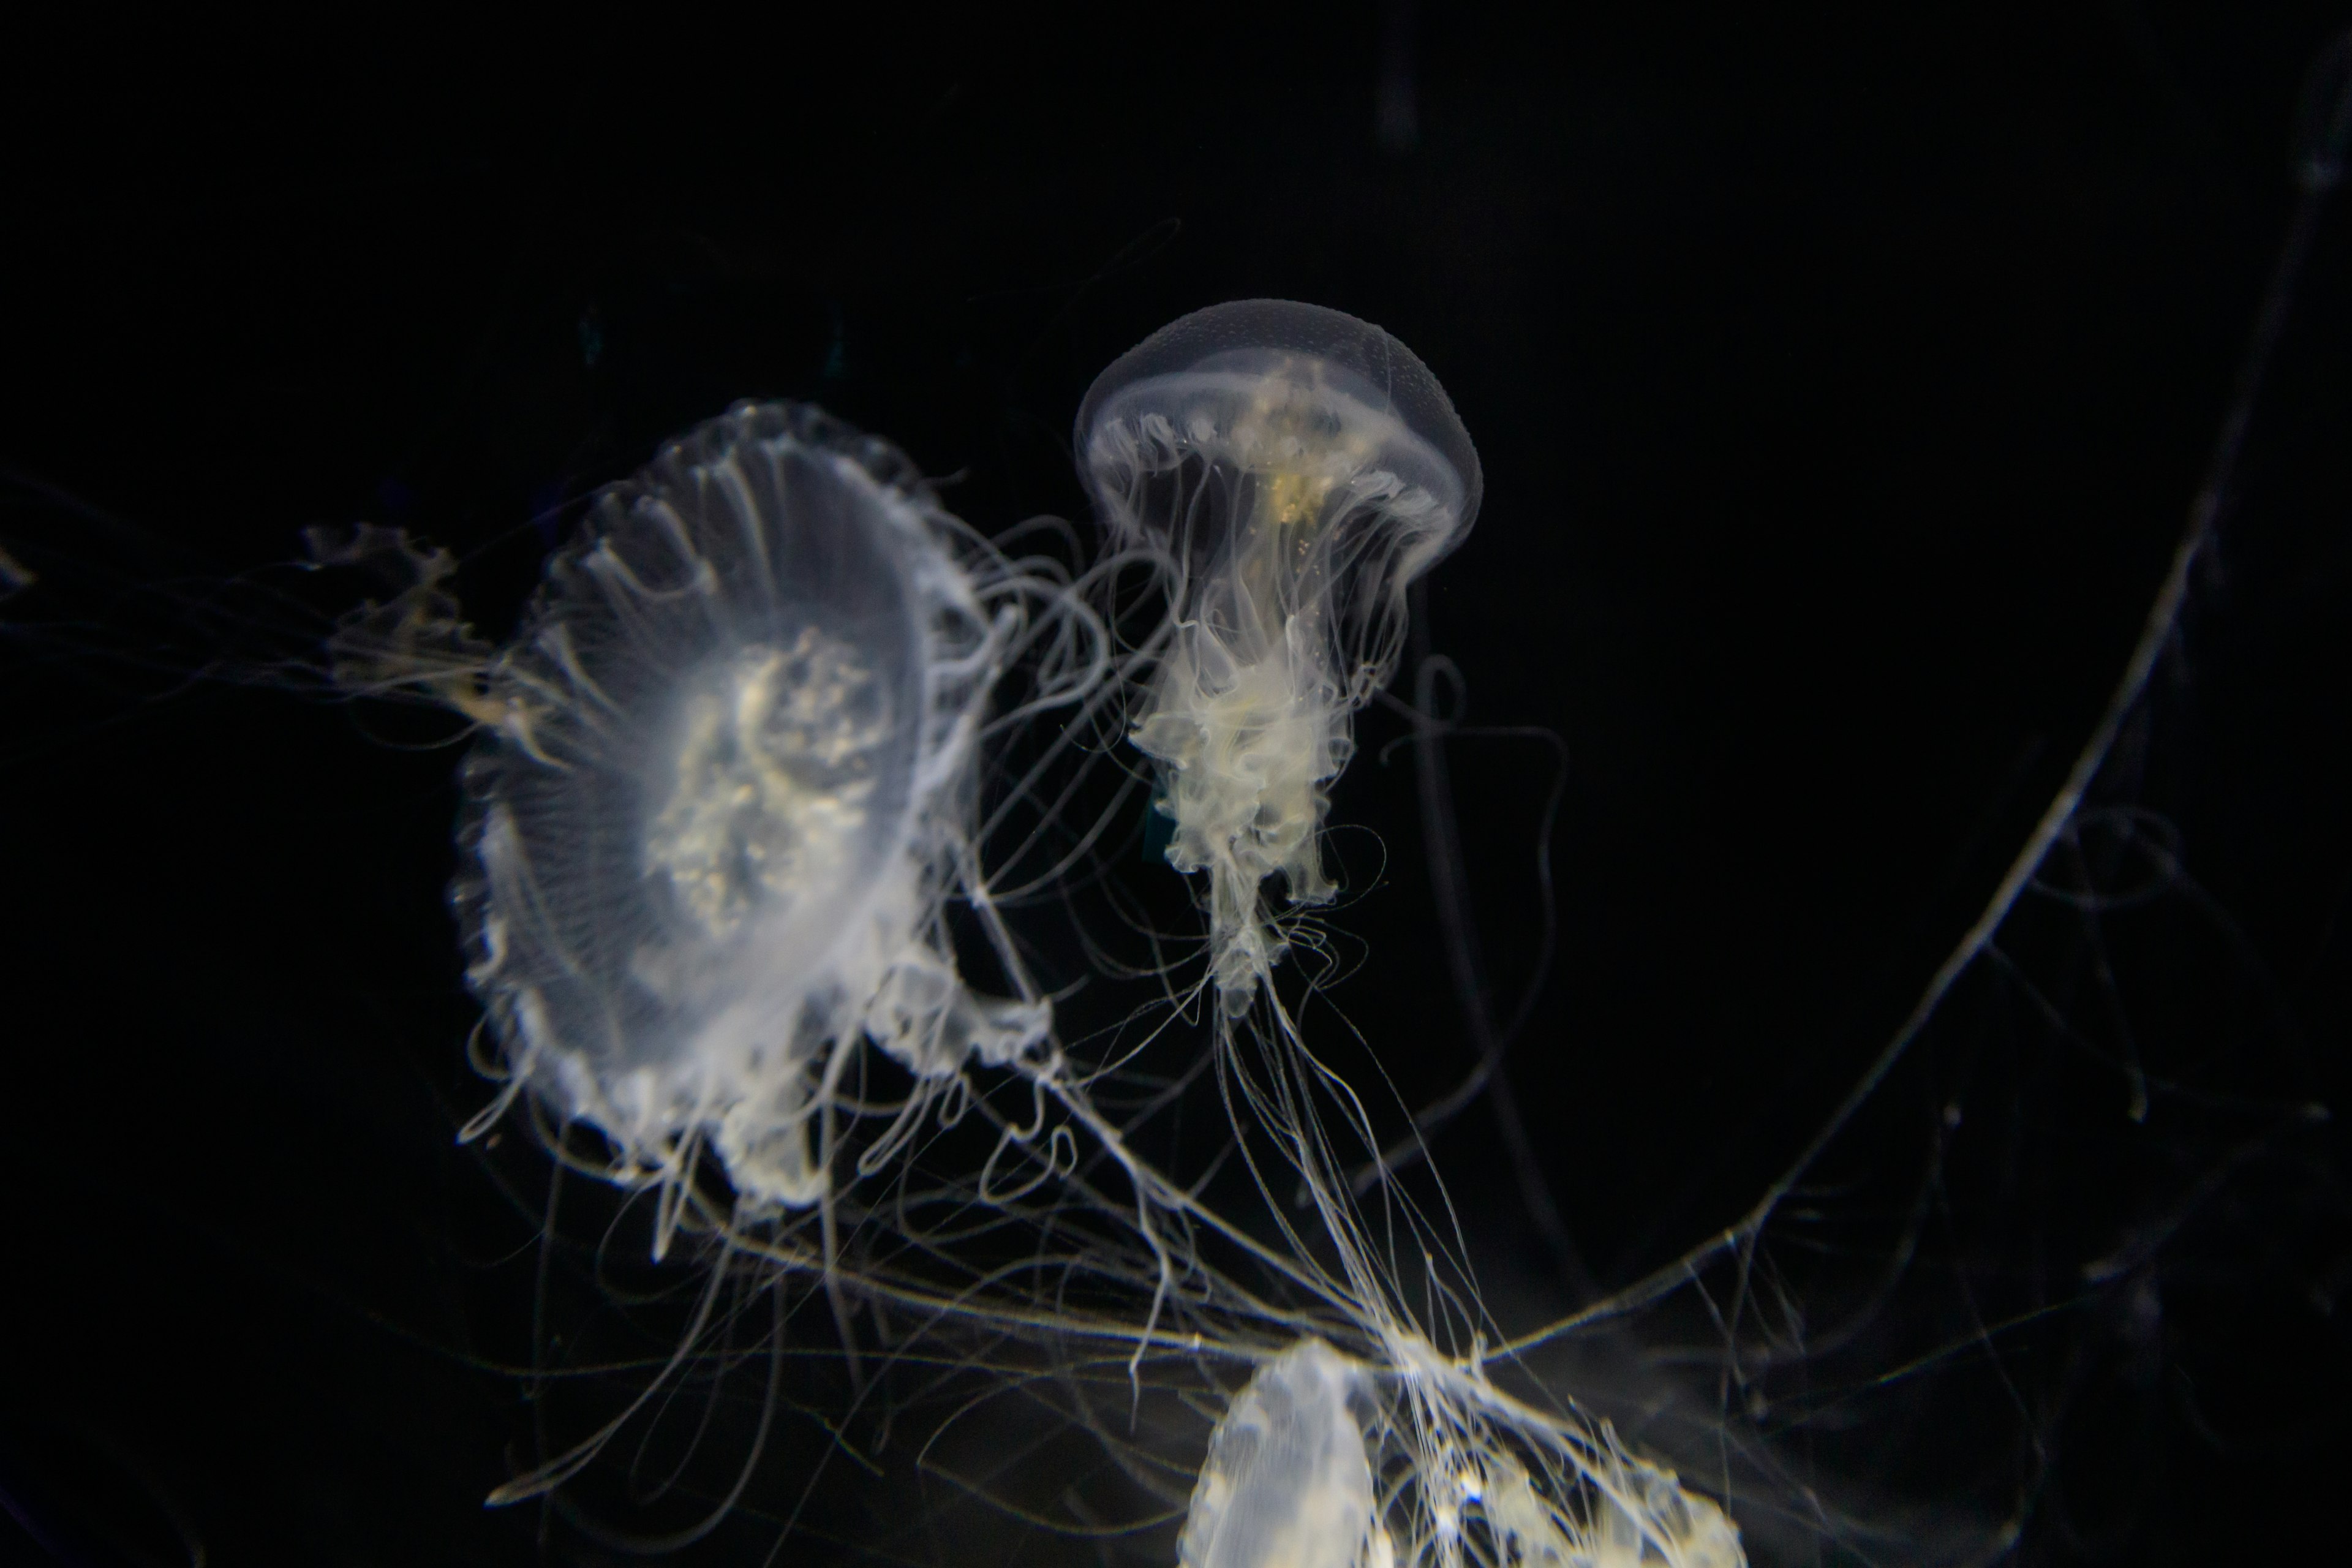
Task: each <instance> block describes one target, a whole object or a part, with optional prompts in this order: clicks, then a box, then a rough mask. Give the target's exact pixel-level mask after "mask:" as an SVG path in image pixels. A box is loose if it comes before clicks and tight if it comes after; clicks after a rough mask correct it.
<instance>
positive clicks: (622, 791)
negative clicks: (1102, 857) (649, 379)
mask: <svg viewBox="0 0 2352 1568" xmlns="http://www.w3.org/2000/svg"><path fill="white" fill-rule="evenodd" d="M378 532H380V531H378ZM375 542H376V543H377V544H379V545H380V544H382V543H383V540H381V539H378V540H376V541H375ZM365 543H366V542H364V541H362V548H364V546H365ZM351 552H352V547H351V546H348V545H347V546H345V547H343V549H342V553H351ZM328 553H330V554H333V553H336V551H335V550H334V548H333V547H330V549H329V551H328ZM408 553H409V555H410V557H411V559H412V560H413V561H414V562H415V563H416V564H417V567H418V568H419V569H418V571H417V573H416V576H417V581H416V583H415V585H414V586H413V587H412V588H411V590H410V591H409V592H408V593H406V594H404V595H403V596H402V597H401V598H400V599H398V600H396V601H394V603H392V604H390V605H383V606H381V607H375V608H372V609H371V610H369V611H367V612H363V613H362V615H361V616H358V617H355V618H354V619H353V620H352V622H350V623H349V624H347V625H346V626H345V627H344V628H343V630H342V631H341V634H339V637H338V639H337V645H336V648H337V656H338V674H339V677H340V678H341V679H343V681H344V682H345V683H346V684H347V685H352V686H357V687H369V686H383V685H386V684H394V685H407V686H411V687H415V686H420V685H421V686H425V687H426V688H427V689H430V690H432V691H433V692H434V693H435V694H436V696H438V697H439V698H440V699H441V700H445V701H447V702H449V703H450V704H452V705H454V706H456V707H458V708H459V709H461V710H463V711H464V712H466V713H467V715H468V716H470V717H472V718H473V719H475V720H476V721H478V722H479V723H480V724H481V726H482V728H481V731H480V738H479V739H478V742H476V744H475V748H474V750H473V752H472V753H471V754H470V755H469V756H468V758H467V762H466V764H465V769H464V784H465V797H466V804H465V808H464V816H463V820H462V824H461V826H460V832H459V837H460V842H461V847H462V850H463V868H462V869H461V871H460V874H459V877H458V879H457V885H456V887H455V889H454V890H453V895H452V897H453V901H454V902H455V905H456V907H457V912H458V915H459V919H460V921H461V923H462V925H463V927H464V931H465V937H466V942H467V952H468V956H469V959H470V968H469V971H468V973H469V977H470V982H471V984H472V986H473V988H474V990H475V992H476V993H477V994H478V996H479V997H480V998H481V1000H482V1002H483V1004H484V1006H485V1009H486V1011H487V1013H488V1018H489V1022H490V1026H491V1027H492V1028H493V1030H494V1031H495V1034H496V1037H497V1040H498V1043H499V1047H500V1056H501V1058H502V1061H501V1068H502V1070H503V1071H504V1072H505V1073H506V1074H507V1076H508V1080H509V1083H508V1091H507V1093H506V1094H505V1095H503V1096H501V1098H500V1100H499V1104H497V1105H494V1106H493V1107H491V1108H490V1110H489V1111H488V1112H486V1113H485V1116H484V1118H482V1119H480V1120H478V1123H477V1125H478V1127H479V1126H485V1125H487V1124H488V1121H489V1120H491V1119H493V1118H494V1117H495V1115H496V1114H497V1113H498V1112H499V1110H502V1109H503V1108H504V1105H505V1103H506V1102H507V1101H508V1100H511V1099H512V1097H513V1096H514V1094H516V1093H518V1092H520V1091H522V1090H524V1089H529V1090H530V1091H532V1092H534V1093H536V1094H537V1095H538V1096H540V1097H541V1099H542V1100H544V1101H545V1102H546V1103H547V1104H548V1105H549V1106H551V1108H552V1110H554V1111H555V1112H556V1113H557V1114H558V1115H559V1116H560V1117H562V1118H563V1119H564V1120H566V1121H583V1122H586V1123H588V1124H590V1125H592V1126H593V1127H594V1128H596V1129H597V1130H599V1131H601V1132H602V1133H603V1134H604V1137H605V1138H606V1139H607V1140H608V1141H609V1143H610V1145H611V1149H612V1153H613V1159H612V1166H611V1172H610V1173H611V1174H612V1175H613V1176H614V1178H615V1179H617V1180H620V1181H623V1182H625V1183H627V1184H661V1185H663V1186H664V1187H665V1189H666V1190H667V1191H669V1192H670V1193H672V1194H677V1193H679V1192H681V1191H682V1190H683V1189H684V1188H685V1186H686V1185H687V1184H688V1177H689V1176H690V1173H691V1171H692V1167H693V1164H694V1163H695V1161H696V1159H697V1156H698V1150H699V1149H700V1148H703V1147H705V1146H707V1147H709V1148H710V1149H712V1150H713V1151H715V1152H716V1153H717V1155H718V1157H719V1161H720V1162H721V1163H723V1165H724V1167H725V1170H726V1173H727V1175H728V1178H729V1180H730V1184H732V1186H733V1187H734V1189H735V1194H736V1199H737V1203H738V1205H749V1212H751V1213H754V1214H756V1213H758V1212H761V1210H762V1209H771V1210H772V1209H777V1208H782V1209H793V1208H801V1207H806V1206H808V1205H814V1204H817V1203H819V1202H820V1201H821V1200H823V1199H824V1197H825V1196H826V1194H827V1193H828V1191H829V1187H830V1183H831V1181H832V1173H831V1168H830V1167H831V1163H832V1153H833V1149H834V1146H835V1142H836V1139H837V1136H838V1130H837V1128H836V1123H835V1117H836V1108H837V1106H838V1104H839V1103H840V1101H841V1100H842V1099H843V1098H844V1097H843V1096H842V1095H841V1094H840V1092H839V1091H840V1089H841V1087H842V1085H843V1081H844V1079H843V1075H844V1072H845V1068H846V1066H847V1064H848V1063H849V1061H850V1059H851V1058H852V1057H853V1056H854V1055H855V1047H856V1045H857V1043H858V1041H859V1039H860V1038H861V1037H863V1038H864V1039H866V1040H870V1041H872V1042H873V1043H874V1044H875V1045H876V1046H877V1047H879V1048H880V1049H881V1050H882V1051H883V1052H884V1053H886V1054H887V1056H888V1057H890V1058H894V1059H895V1060H896V1061H897V1062H898V1064H899V1066H901V1067H902V1068H905V1069H906V1071H907V1072H908V1074H910V1075H911V1077H912V1079H913V1081H914V1083H915V1085H916V1089H915V1091H914V1092H913V1093H912V1094H911V1095H910V1096H908V1099H907V1100H905V1101H904V1102H903V1103H902V1104H901V1105H900V1106H899V1108H898V1110H897V1115H898V1126H897V1128H896V1129H895V1131H897V1132H898V1133H899V1134H902V1135H903V1134H904V1133H905V1132H907V1131H910V1129H911V1124H912V1123H913V1122H915V1121H919V1118H920V1114H921V1110H922V1107H923V1104H924V1101H925V1097H926V1094H927V1093H928V1092H930V1091H932V1090H935V1089H938V1088H939V1086H941V1085H943V1084H945V1083H946V1082H948V1081H950V1080H952V1079H953V1078H954V1075H956V1074H957V1073H958V1072H959V1071H960V1070H961V1068H962V1066H963V1065H964V1064H965V1063H966V1062H967V1061H968V1060H971V1059H975V1058H976V1059H978V1060H980V1061H982V1062H984V1063H991V1064H995V1065H999V1066H1002V1065H1005V1064H1007V1063H1009V1062H1012V1061H1013V1059H1014V1058H1017V1057H1019V1056H1021V1054H1022V1053H1024V1051H1029V1050H1031V1049H1032V1048H1033V1047H1037V1046H1038V1045H1039V1044H1040V1043H1041V1042H1042V1041H1043V1040H1044V1039H1045V1034H1046V1030H1047V1027H1048V1025H1049V1022H1050V1017H1049V1010H1048V1007H1047V1005H1045V1003H1044V1002H1043V1001H1041V1000H1038V999H1037V998H1036V997H1034V994H1033V995H1029V996H1027V997H1025V998H1016V999H1013V1000H1010V1001H998V1000H990V999H984V998H982V997H980V996H978V995H976V994H974V993H973V992H972V991H971V989H970V988H969V987H968V986H967V985H966V984H964V983H963V981H962V979H961V976H960V974H959V973H958V968H957V963H956V959H955V954H954V951H953V948H952V945H951V943H950V939H949V936H948V933H947V929H946V925H945V921H944V918H943V912H942V911H943V908H944V906H945V903H946V902H947V900H949V898H950V896H961V897H964V898H966V899H968V900H975V901H984V892H983V890H982V889H981V888H980V885H979V882H978V878H977V871H976V868H975V865H974V855H973V852H972V847H971V823H972V819H973V816H974V813H975V811H976V808H977V798H976V782H975V778H976V755H977V750H978V744H977V742H978V737H979V734H980V731H981V721H982V711H983V709H984V708H985V706H986V704H987V702H988V700H989V697H990V691H991V688H992V684H993V682H994V680H995V678H996V676H997V674H998V672H999V669H1000V668H1001V667H1002V665H1003V661H1004V659H1005V658H1007V657H1008V644H1009V643H1010V642H1011V641H1012V640H1013V638H1014V637H1015V633H1016V629H1017V627H1018V626H1019V624H1020V620H1021V611H1020V609H1019V608H1018V605H1017V601H1018V600H1019V598H1020V597H1021V596H1022V595H1023V594H1024V592H1025V591H1026V590H1025V587H1024V584H1023V583H1022V582H1021V581H1020V580H1018V579H1017V577H1016V576H1015V574H1013V572H1012V570H1011V568H1010V567H1009V566H1008V564H1007V563H1005V562H1004V561H1003V558H1002V557H1000V556H998V555H997V554H996V553H995V552H993V550H992V549H991V548H990V547H989V546H988V545H987V543H986V542H984V541H982V540H981V539H980V538H979V537H978V536H976V535H974V534H973V533H971V531H969V530H968V529H966V528H965V527H964V526H963V525H962V524H961V523H960V522H958V521H956V520H955V519H953V518H952V517H950V516H949V515H948V514H947V513H946V512H945V511H943V510H941V509H940V506H939V504H938V502H937V500H935V498H934V497H933V495H932V492H931V491H930V489H929V487H928V486H927V485H926V484H925V483H924V482H923V480H922V479H921V478H920V476H919V473H918V471H917V470H916V468H914V466H913V465H912V464H911V463H910V462H909V461H908V459H907V458H905V457H904V456H903V455H902V454H900V453H899V452H898V450H897V449H896V448H895V447H891V446H889V445H888V444H887V443H886V442H884V441H881V440H878V439H877V438H874V437H866V436H861V435H859V434H858V433H856V432H855V431H853V430H851V429H849V428H848V427H846V426H843V425H841V424H839V423H838V422H836V421H835V420H833V419H831V418H829V417H828V416H825V415H824V414H823V413H821V412H819V411H818V410H816V409H814V408H811V407H807V406H804V405H791V404H764V405H762V404H745V405H739V406H738V407H736V408H735V409H734V410H732V411H731V412H730V413H729V414H727V415H726V416H723V417H721V418H719V419H715V420H712V421H710V422H709V423H708V424H705V425H703V426H700V427H699V428H698V429H696V430H694V431H692V432H690V433H689V434H688V435H687V436H685V437H681V438H679V439H677V440H675V441H673V442H670V443H669V444H667V446H666V447H663V448H662V450H661V451H660V453H659V454H658V455H657V457H656V458H655V460H654V461H653V463H652V464H651V465H650V466H649V467H648V468H646V469H645V470H644V471H643V472H641V473H640V474H638V475H637V476H636V477H635V479H631V480H629V481H627V482H625V483H623V484H620V485H617V486H615V487H614V488H613V489H610V490H608V491H607V492H606V493H605V494H604V496H603V498H602V499H601V500H599V501H598V503H597V504H596V506H595V508H594V510H593V513H592V515H591V516H590V518H589V520H588V522H587V525H586V527H585V528H584V530H583V532H582V534H581V536H580V537H579V538H578V539H577V540H576V541H574V542H572V543H571V544H569V545H568V546H567V547H566V548H564V549H563V550H562V552H560V553H558V554H557V555H556V556H555V557H554V558H553V559H552V561H551V563H549V565H548V568H547V573H546V577H545V581H544V583H543V584H542V585H541V589H540V591H539V593H538V595H537V597H536V598H535V599H534V600H533V602H532V604H531V605H530V609H529V611H528V613H527V615H526V616H525V619H524V622H523V625H522V626H521V627H520V631H519V632H518V633H517V635H516V636H515V637H514V638H513V639H512V641H511V642H510V643H509V646H507V647H505V648H503V649H500V650H497V651H495V652H493V651H491V650H489V649H488V648H487V647H483V646H482V645H480V644H478V643H475V642H473V641H472V640H471V638H470V636H469V635H468V634H467V632H466V630H465V628H464V627H463V626H460V625H459V624H458V622H457V616H456V606H455V605H454V603H453V602H452V601H450V600H449V598H448V596H447V595H446V594H444V593H442V592H441V591H440V590H439V589H438V587H437V586H436V584H437V579H438V578H439V577H440V576H441V575H442V574H444V573H445V571H446V556H440V555H437V554H434V555H425V554H423V553H421V552H416V551H415V550H413V549H411V550H409V551H408ZM989 929H990V930H991V931H992V933H995V932H997V928H996V927H994V926H993V925H992V924H991V925H990V928H989ZM999 953H1000V957H1001V959H1002V967H1003V969H1004V970H1005V971H1006V973H1008V974H1010V975H1011V976H1013V979H1014V981H1015V982H1016V983H1017V984H1018V986H1019V987H1020V988H1022V989H1024V990H1025V989H1027V983H1026V981H1025V980H1024V979H1022V976H1021V970H1020V965H1019V963H1018V962H1017V960H1016V959H1015V958H1014V957H1013V953H1012V951H1011V948H1010V946H1009V945H1003V944H1001V945H1000V949H999ZM861 1106H862V1108H863V1109H865V1110H869V1111H870V1110H871V1109H872V1106H871V1103H870V1101H861ZM883 1142H886V1143H887V1142H891V1139H890V1138H888V1137H886V1138H885V1139H884V1140H883ZM671 1223H674V1216H670V1215H666V1218H665V1221H664V1225H663V1227H662V1229H661V1230H660V1231H658V1232H657V1236H658V1237H660V1239H661V1241H666V1240H667V1228H668V1225H669V1224H671ZM657 1245H659V1243H658V1242H657Z"/></svg>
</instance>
